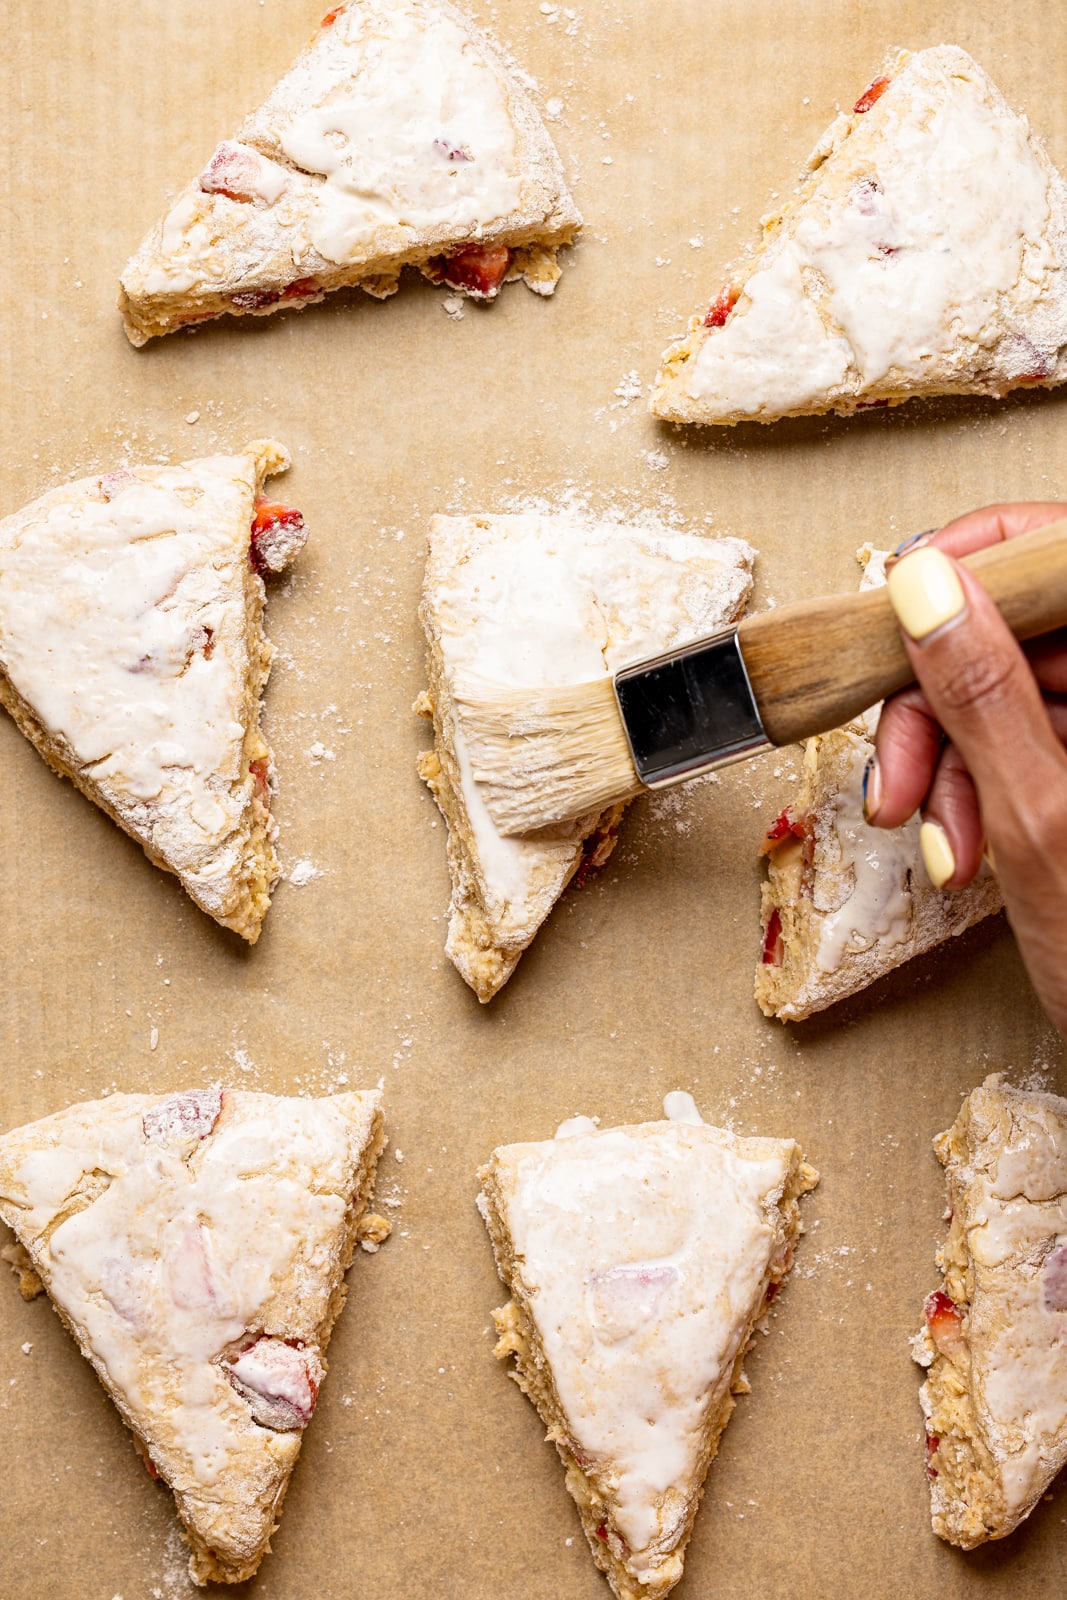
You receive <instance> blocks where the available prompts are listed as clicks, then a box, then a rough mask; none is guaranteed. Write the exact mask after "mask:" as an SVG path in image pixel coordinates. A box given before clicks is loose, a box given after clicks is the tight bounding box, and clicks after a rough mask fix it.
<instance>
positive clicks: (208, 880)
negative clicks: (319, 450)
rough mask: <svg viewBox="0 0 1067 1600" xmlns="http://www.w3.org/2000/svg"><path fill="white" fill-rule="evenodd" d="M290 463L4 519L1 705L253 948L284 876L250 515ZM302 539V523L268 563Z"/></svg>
mask: <svg viewBox="0 0 1067 1600" xmlns="http://www.w3.org/2000/svg"><path fill="white" fill-rule="evenodd" d="M288 465H289V456H288V453H287V452H286V451H285V450H284V449H283V447H282V446H281V445H279V444H276V443H274V442H273V441H271V440H258V441H256V442H254V443H252V444H250V445H248V446H247V447H246V448H245V450H244V451H242V452H240V453H238V454H234V455H217V456H210V457H207V458H205V459H203V460H199V461H190V462H183V463H180V464H176V465H174V466H170V467H154V466H149V467H138V468H135V469H132V470H131V469H125V468H124V469H120V470H118V471H113V472H105V473H103V474H100V475H97V476H95V477H92V478H83V479H79V480H77V481H76V482H74V483H69V484H65V485H63V487H62V488H59V489H55V490H53V491H52V492H51V493H49V494H46V495H44V496H42V497H41V498H40V499H39V500H36V501H34V502H33V503H32V504H31V505H29V506H27V507H25V508H24V509H23V510H22V511H19V512H16V513H14V514H13V515H12V516H10V517H6V518H5V519H4V520H3V521H2V522H0V696H2V698H3V700H4V703H5V705H6V706H7V708H8V709H9V710H10V711H11V712H12V713H13V715H15V717H16V719H17V720H19V723H20V726H22V727H23V731H24V732H26V733H27V735H28V737H30V738H31V739H33V742H34V743H35V744H36V745H37V747H38V748H39V749H40V750H41V753H42V755H44V757H45V759H46V760H47V761H49V763H50V764H51V765H53V766H55V767H57V769H58V770H61V771H63V772H64V773H66V774H67V775H68V776H70V777H71V778H72V779H73V780H74V781H75V782H76V783H77V784H78V785H79V787H82V788H84V790H85V792H86V793H87V794H89V796H90V798H92V799H93V800H95V801H96V803H97V804H98V805H101V806H102V807H103V808H104V809H105V810H106V811H107V812H108V813H109V814H110V815H111V816H112V817H114V819H115V820H116V821H117V822H118V823H119V824H120V826H122V827H124V828H125V829H126V830H127V831H128V832H129V833H132V834H133V836H134V837H135V838H136V839H138V840H139V841H140V843H141V844H142V845H143V846H144V847H145V849H146V851H147V852H148V854H149V856H150V857H151V858H152V859H153V860H154V861H156V862H157V863H160V864H162V865H164V866H166V867H167V868H168V869H169V870H170V871H172V872H175V873H177V874H178V875H179V876H180V878H181V880H182V883H183V885H184V887H185V888H186V889H187V890H188V892H189V893H190V894H191V895H192V896H193V898H194V899H195V900H196V902H197V904H198V905H200V906H201V907H202V908H203V909H204V910H205V911H207V912H208V913H209V915H211V916H214V917H216V918H217V919H218V920H219V921H220V922H223V923H224V924H225V925H226V926H228V927H233V928H235V929H236V930H237V931H238V932H240V933H242V934H243V935H244V936H245V937H246V938H251V939H252V940H254V939H255V937H256V935H257V934H258V930H259V925H260V923H261V922H262V919H263V915H264V913H265V910H266V906H267V904H268V903H269V899H268V896H269V891H270V888H271V885H272V883H273V881H274V878H275V877H276V876H277V862H276V859H275V857H274V853H273V849H272V847H271V843H270V837H269V834H270V828H269V819H268V817H267V810H266V807H265V806H264V805H263V804H262V803H261V800H260V793H261V791H262V790H265V785H266V778H267V774H268V771H269V764H270V759H271V757H270V751H269V749H268V748H267V746H266V744H265V742H264V741H263V739H262V737H261V735H260V732H259V714H260V695H261V693H262V690H263V687H264V684H265V682H266V678H267V674H268V672H269V670H270V663H271V659H272V657H273V653H274V652H273V649H272V647H271V646H270V644H269V643H268V642H267V639H266V637H265V635H264V633H263V628H262V617H263V605H264V597H265V591H264V586H263V583H262V580H261V579H260V578H259V576H258V575H256V574H255V573H254V572H253V571H252V570H251V567H250V562H251V539H252V518H253V512H254V507H255V504H256V500H257V497H258V495H259V492H260V490H261V488H262V486H263V482H264V480H265V478H266V477H267V476H268V475H269V474H271V473H276V472H280V471H283V470H284V469H285V468H286V467H287V466H288ZM305 537H306V535H305V533H304V530H303V525H302V524H300V527H299V534H298V536H297V537H296V538H295V539H291V540H290V541H289V543H288V544H287V545H286V546H285V547H284V548H281V549H279V550H278V551H276V552H272V553H271V559H272V561H273V562H274V563H275V564H276V565H278V566H284V565H285V563H286V562H287V561H288V559H289V558H290V557H291V556H292V555H293V554H295V553H296V551H297V550H298V549H299V548H300V545H302V543H303V540H304V538H305ZM253 761H255V762H259V763H260V764H261V767H262V772H263V779H262V782H261V784H260V786H259V787H258V788H257V783H256V778H255V775H254V773H253V772H252V771H251V769H250V764H251V763H252V762H253Z"/></svg>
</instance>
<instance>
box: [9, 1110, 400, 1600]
mask: <svg viewBox="0 0 1067 1600" xmlns="http://www.w3.org/2000/svg"><path fill="white" fill-rule="evenodd" d="M380 1099H381V1097H380V1095H379V1094H378V1092H377V1091H371V1092H369V1093H364V1094H339V1095H332V1096H329V1097H327V1098H325V1099H320V1100H311V1099H308V1100H305V1099H289V1098H283V1097H281V1096H277V1095H269V1094H252V1093H248V1092H246V1091H243V1090H233V1089H226V1090H225V1091H223V1090H220V1089H219V1088H217V1087H216V1088H211V1089H191V1090H186V1091H184V1092H183V1093H181V1094H176V1095H172V1096H170V1097H169V1098H167V1099H161V1098H160V1097H158V1096H152V1095H133V1094H118V1095H114V1096H113V1097H112V1098H111V1099H110V1100H97V1101H92V1102H90V1103H88V1104H86V1105H77V1106H71V1107H70V1108H69V1110H67V1111H60V1112H58V1113H57V1114H56V1115H55V1116H51V1117H45V1118H44V1120H43V1121H41V1122H33V1123H30V1124H29V1125H28V1126H27V1127H24V1128H17V1129H15V1131H14V1132H13V1133H9V1134H6V1135H5V1136H4V1137H3V1138H0V1216H2V1217H3V1219H4V1221H5V1222H6V1223H8V1225H9V1226H10V1227H11V1228H13V1229H14V1231H15V1233H16V1235H17V1237H18V1240H19V1242H20V1244H21V1245H23V1246H24V1247H25V1249H26V1250H27V1251H28V1253H29V1256H30V1258H31V1261H32V1263H33V1268H34V1271H35V1272H36V1273H37V1274H38V1276H39V1277H40V1280H41V1282H42V1283H43V1284H44V1287H45V1288H46V1289H47V1291H48V1293H49V1295H50V1297H51V1299H52V1302H53V1304H54V1306H55V1308H56V1310H57V1311H58V1312H59V1315H60V1317H61V1319H62V1320H63V1322H64V1323H65V1324H66V1326H67V1327H68V1328H69V1329H70V1331H71V1333H72V1334H73V1335H74V1337H75V1339H76V1340H77V1342H78V1345H79V1346H80V1348H81V1351H82V1354H83V1355H84V1356H86V1357H87V1358H88V1360H89V1361H91V1362H92V1364H93V1366H94V1367H95V1369H96V1372H97V1375H98V1376H99V1378H100V1380H101V1382H102V1383H103V1385H104V1387H105V1388H106V1390H107V1392H108V1394H109V1395H110V1396H111V1398H112V1400H113V1401H114V1402H115V1404H116V1406H118V1408H119V1411H120V1412H121V1413H122V1417H123V1420H124V1421H125V1422H126V1424H127V1425H128V1426H129V1427H130V1428H131V1429H132V1430H133V1434H134V1437H135V1440H136V1443H137V1446H138V1448H139V1449H140V1451H141V1453H142V1454H143V1456H144V1458H145V1462H146V1464H147V1466H148V1470H149V1472H151V1474H152V1475H153V1477H161V1478H163V1479H165V1480H166V1482H167V1483H168V1484H169V1485H170V1487H171V1488H172V1489H173V1491H174V1497H175V1500H176V1501H177V1506H178V1514H179V1516H180V1517H181V1519H182V1522H183V1523H184V1524H185V1528H186V1532H187V1535H188V1539H189V1543H190V1544H191V1545H192V1550H193V1554H192V1557H191V1559H190V1563H189V1570H190V1573H191V1575H192V1577H193V1578H194V1580H195V1581H196V1582H197V1583H207V1582H208V1581H209V1580H214V1581H217V1582H222V1583H240V1582H241V1581H242V1580H243V1579H245V1578H248V1577H250V1576H251V1574H252V1573H253V1572H254V1571H255V1570H256V1568H257V1566H258V1565H259V1562H260V1560H261V1559H262V1557H263V1555H264V1553H265V1552H266V1550H267V1547H268V1541H269V1539H270V1536H271V1533H272V1532H273V1530H274V1528H275V1527H276V1525H277V1519H278V1513H279V1510H280V1508H281V1502H282V1498H283V1496H284V1494H285V1491H286V1488H287V1486H288V1483H289V1476H290V1474H291V1472H292V1470H293V1466H294V1464H295V1462H296V1458H297V1456H298V1455H299V1453H300V1441H301V1435H302V1431H303V1429H304V1427H305V1426H306V1425H307V1423H308V1422H309V1421H310V1418H311V1414H312V1412H313V1411H314V1409H315V1400H316V1396H317V1393H318V1388H319V1385H320V1384H321V1382H322V1379H323V1376H324V1373H325V1370H326V1365H325V1361H324V1359H323V1358H324V1352H325V1349H326V1345H327V1342H328V1340H329V1337H330V1333H331V1330H332V1328H333V1325H334V1322H335V1320H336V1318H337V1315H338V1313H339V1312H340V1310H341V1307H342V1306H343V1304H344V1300H345V1292H346V1291H345V1284H344V1274H345V1271H346V1270H347V1268H348V1266H349V1265H350V1263H351V1260H352V1253H353V1251H354V1249H355V1245H356V1240H357V1237H360V1235H361V1229H362V1228H366V1227H367V1226H368V1225H369V1226H370V1234H371V1237H372V1241H373V1239H375V1238H377V1239H380V1238H381V1237H382V1236H383V1233H384V1232H385V1231H387V1226H386V1224H384V1222H382V1219H380V1218H367V1217H365V1210H366V1204H367V1197H368V1195H369V1193H370V1189H371V1185H372V1183H373V1179H374V1168H375V1163H376V1162H377V1159H378V1156H379V1154H380V1153H381V1150H382V1147H383V1145H384V1143H385V1138H384V1134H383V1132H382V1114H381V1110H380Z"/></svg>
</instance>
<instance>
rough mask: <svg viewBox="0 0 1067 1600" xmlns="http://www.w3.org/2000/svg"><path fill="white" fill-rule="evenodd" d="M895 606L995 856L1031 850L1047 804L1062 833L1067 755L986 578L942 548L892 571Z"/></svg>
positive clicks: (917, 555)
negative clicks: (967, 776)
mask: <svg viewBox="0 0 1067 1600" xmlns="http://www.w3.org/2000/svg"><path fill="white" fill-rule="evenodd" d="M888 587H889V598H890V600H891V602H892V605H893V609H894V611H895V612H896V615H897V620H898V621H899V622H900V625H901V628H902V630H903V632H904V638H905V646H906V648H907V651H908V655H909V657H910V659H911V664H912V668H913V670H914V672H915V676H916V678H917V679H918V681H919V684H920V686H921V688H922V690H923V693H924V694H925V696H926V698H927V700H928V702H929V705H930V709H931V710H932V711H933V713H934V716H935V717H936V718H937V720H938V722H939V723H940V724H941V726H942V727H943V728H944V730H945V732H946V733H947V735H948V737H949V739H950V740H951V741H952V743H953V744H954V745H955V746H956V749H957V750H958V751H959V753H960V755H961V756H962V757H963V760H964V762H965V763H966V765H967V767H968V769H969V771H970V773H971V776H972V777H973V779H974V782H975V785H976V787H977V790H978V796H979V801H980V804H981V808H982V819H983V823H984V825H985V828H986V832H987V834H988V835H989V838H990V840H991V842H992V843H993V845H994V849H995V850H997V852H998V855H999V849H1000V846H1001V844H1002V843H1004V844H1007V845H1008V847H1009V848H1010V847H1011V842H1013V841H1014V842H1017V843H1018V844H1020V845H1022V844H1023V841H1024V840H1025V839H1027V838H1029V839H1030V841H1031V843H1033V842H1035V841H1034V840H1033V832H1034V828H1035V825H1037V824H1038V823H1039V822H1040V820H1041V817H1040V813H1041V810H1042V798H1041V797H1042V796H1047V797H1048V800H1049V802H1050V803H1053V802H1054V804H1055V808H1056V811H1057V817H1056V819H1052V818H1051V817H1050V818H1047V819H1044V820H1047V821H1048V822H1050V823H1051V822H1053V820H1055V823H1056V827H1057V832H1060V831H1062V825H1063V823H1062V815H1059V812H1060V806H1061V804H1062V797H1063V793H1064V789H1063V785H1064V783H1065V781H1067V757H1065V756H1064V753H1063V748H1062V746H1061V745H1060V743H1059V740H1058V739H1057V737H1056V735H1055V733H1054V731H1053V728H1052V724H1051V722H1050V721H1049V716H1048V712H1047V710H1046V708H1045V704H1044V701H1043V700H1042V697H1041V690H1040V688H1039V687H1038V684H1037V681H1036V679H1035V678H1034V675H1033V673H1032V671H1031V669H1030V666H1029V663H1028V662H1027V659H1026V657H1025V656H1024V654H1023V652H1022V650H1021V649H1020V647H1019V645H1018V644H1017V643H1016V641H1015V639H1014V638H1013V636H1012V633H1011V631H1010V629H1009V628H1008V626H1007V624H1006V622H1005V621H1004V619H1003V618H1002V617H1001V615H1000V613H999V611H998V610H997V608H996V606H995V605H994V604H993V602H992V600H991V599H990V598H989V596H988V595H987V594H986V592H985V590H984V589H983V588H982V586H981V584H980V583H979V582H978V580H977V579H976V578H975V577H973V576H972V575H971V574H970V573H969V572H968V571H967V570H966V568H964V567H961V566H959V565H958V564H957V563H956V562H955V561H953V560H952V558H951V557H950V556H947V555H946V554H945V553H944V552H943V551H942V550H939V549H937V548H936V546H927V547H926V548H924V549H921V550H917V551H915V552H914V553H913V554H911V555H907V556H904V557H903V559H902V560H900V561H898V562H897V563H896V564H895V566H893V567H892V569H891V570H890V573H889V579H888Z"/></svg>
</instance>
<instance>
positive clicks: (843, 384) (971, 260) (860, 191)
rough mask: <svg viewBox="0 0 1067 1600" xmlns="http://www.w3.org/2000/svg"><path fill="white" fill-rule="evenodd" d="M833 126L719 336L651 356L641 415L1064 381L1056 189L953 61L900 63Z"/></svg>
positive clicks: (947, 54) (708, 332) (695, 416)
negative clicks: (646, 406) (658, 364)
mask: <svg viewBox="0 0 1067 1600" xmlns="http://www.w3.org/2000/svg"><path fill="white" fill-rule="evenodd" d="M886 75H887V76H888V79H889V82H888V86H887V87H886V88H885V90H884V92H883V93H882V94H881V96H880V98H878V99H877V100H876V101H875V102H874V103H873V104H871V105H870V106H869V108H868V109H867V110H865V111H857V112H854V113H852V115H851V116H845V115H842V116H840V117H838V119H837V121H836V122H835V123H834V124H833V125H832V126H831V128H830V129H829V130H828V131H827V133H826V135H825V136H824V138H823V140H822V141H821V142H820V144H819V145H818V146H817V147H816V150H815V151H814V152H813V155H812V157H811V158H810V161H809V167H810V168H811V169H812V172H811V175H810V176H809V177H808V178H807V180H806V181H805V183H804V184H803V186H802V188H801V192H800V194H799V197H798V198H797V200H796V201H794V202H792V203H791V204H790V205H788V206H787V207H785V209H784V210H783V211H782V213H781V215H780V216H774V217H771V218H768V219H766V221H765V223H764V230H765V232H764V242H763V245H762V247H761V250H760V253H759V254H758V256H757V258H756V260H755V262H754V263H753V267H752V269H751V271H750V273H749V274H748V275H741V281H742V282H743V288H742V289H741V291H740V295H739V298H738V299H737V301H736V304H735V305H734V306H733V308H732V309H731V310H730V312H729V315H727V316H725V320H724V321H723V322H722V323H721V325H719V326H711V327H708V326H706V325H705V324H704V322H703V321H702V319H695V320H694V322H693V324H692V328H691V332H690V334H689V336H688V338H687V339H686V340H684V341H682V342H681V343H680V344H678V345H675V346H673V347H672V348H671V349H670V350H669V351H668V352H667V353H666V355H665V357H664V366H663V370H662V371H661V374H660V377H659V380H658V384H657V389H656V393H655V395H654V398H653V409H654V410H655V411H656V413H657V414H658V415H660V416H663V417H668V418H674V419H676V420H680V421H697V422H737V421H741V420H757V421H773V420H774V419H775V418H777V417H781V416H786V415H800V414H803V413H806V412H817V411H826V410H837V411H840V412H849V411H852V410H854V409H856V407H857V406H861V405H870V404H874V403H876V402H878V403H886V402H889V403H895V402H896V401H899V400H903V399H907V398H908V397H909V395H912V394H948V393H987V394H1002V393H1004V392H1005V391H1006V390H1007V389H1009V388H1011V387H1012V386H1013V385H1015V384H1018V383H1020V382H1029V383H1058V382H1062V381H1063V379H1064V377H1067V188H1065V186H1064V183H1063V180H1062V178H1061V177H1060V176H1059V174H1058V173H1057V172H1056V170H1055V169H1054V168H1053V166H1052V165H1051V163H1050V161H1049V159H1048V156H1047V154H1046V153H1045V150H1044V147H1043V145H1042V144H1041V143H1040V141H1039V140H1037V139H1036V138H1035V137H1034V135H1033V134H1032V132H1031V130H1030V125H1029V123H1028V122H1027V120H1026V118H1025V117H1022V116H1020V115H1018V114H1017V113H1015V112H1013V111H1012V110H1011V109H1010V108H1009V107H1008V106H1007V104H1006V103H1005V101H1004V99H1003V97H1002V96H1001V95H1000V93H999V91H998V90H997V89H996V87H995V85H994V84H993V83H992V82H991V80H990V79H989V78H988V76H987V75H986V73H985V72H983V71H982V69H981V68H980V67H979V66H978V65H977V64H976V63H975V62H974V61H972V60H971V58H970V57H969V56H968V55H967V54H966V53H965V52H964V51H962V50H960V49H958V48H955V47H953V46H949V45H940V46H937V47H934V48H932V49H929V50H923V51H920V52H918V53H917V54H915V55H911V56H909V55H908V54H907V53H906V52H905V53H901V54H900V55H898V56H897V57H896V58H895V59H894V60H891V62H890V63H889V64H888V66H887V68H886Z"/></svg>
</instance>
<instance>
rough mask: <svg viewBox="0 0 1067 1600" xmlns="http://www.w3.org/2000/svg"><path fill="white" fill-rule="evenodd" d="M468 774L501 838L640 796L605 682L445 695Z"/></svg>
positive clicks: (470, 689) (493, 687) (469, 686)
mask: <svg viewBox="0 0 1067 1600" xmlns="http://www.w3.org/2000/svg"><path fill="white" fill-rule="evenodd" d="M452 698H453V700H454V701H455V703H456V706H457V708H458V709H459V714H460V717H459V720H460V728H461V730H462V735H463V742H464V744H465V745H466V748H467V754H468V757H469V759H470V764H471V771H472V772H473V774H474V778H475V781H476V782H477V784H478V788H479V790H480V791H481V795H482V798H483V800H484V801H485V804H486V807H487V808H488V811H489V815H490V816H491V817H492V819H493V822H494V823H495V825H496V827H497V828H498V829H499V830H500V832H501V833H503V834H524V833H534V832H536V831H538V830H539V829H542V828H549V827H552V826H553V825H555V824H557V823H560V822H570V821H572V820H573V819H574V818H575V817H583V816H587V815H589V814H590V813H596V812H599V811H603V810H605V808H606V807H607V806H610V805H615V804H616V803H617V802H618V801H620V800H628V799H630V798H631V797H632V796H633V795H636V794H640V793H641V791H642V789H643V788H644V785H643V784H642V783H641V781H640V779H639V778H638V776H637V773H636V772H635V771H634V764H633V761H632V760H631V757H630V747H629V745H628V743H627V741H626V734H625V732H624V730H623V725H622V719H621V717H620V715H619V707H618V704H617V702H616V700H615V691H614V689H613V688H612V683H611V679H610V678H607V677H605V678H598V679H596V680H595V681H594V682H592V683H575V684H567V685H564V686H562V687H560V688H551V689H512V688H505V687H503V686H502V685H498V684H492V683H480V682H475V681H474V680H471V679H467V680H466V681H465V682H464V683H463V684H462V685H459V686H457V687H456V688H455V689H454V690H453V694H452Z"/></svg>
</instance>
